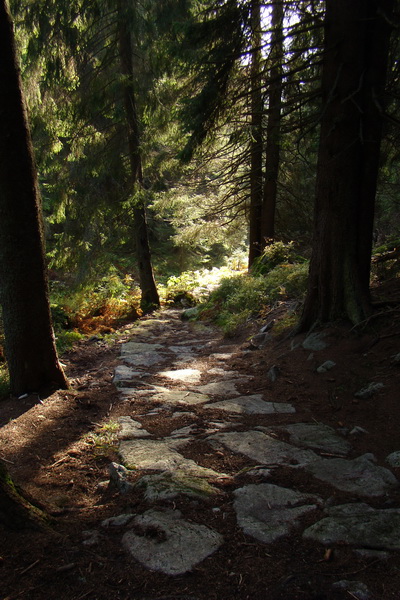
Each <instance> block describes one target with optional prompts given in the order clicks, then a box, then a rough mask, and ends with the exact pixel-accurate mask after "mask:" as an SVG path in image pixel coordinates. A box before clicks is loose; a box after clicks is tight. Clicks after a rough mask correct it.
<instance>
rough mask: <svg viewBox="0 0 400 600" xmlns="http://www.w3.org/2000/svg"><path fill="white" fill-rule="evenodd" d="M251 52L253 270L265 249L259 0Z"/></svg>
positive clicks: (255, 4)
mask: <svg viewBox="0 0 400 600" xmlns="http://www.w3.org/2000/svg"><path fill="white" fill-rule="evenodd" d="M251 26H252V40H251V44H252V51H251V71H250V73H251V141H250V218H249V259H248V267H249V270H250V269H251V267H252V265H253V263H254V260H255V259H256V258H257V256H260V254H261V250H262V235H261V211H262V157H263V147H262V145H263V135H262V115H263V100H262V77H261V9H260V0H252V4H251Z"/></svg>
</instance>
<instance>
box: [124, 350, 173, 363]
mask: <svg viewBox="0 0 400 600" xmlns="http://www.w3.org/2000/svg"><path fill="white" fill-rule="evenodd" d="M121 358H122V360H123V361H124V362H126V363H128V365H132V366H133V367H151V366H152V365H158V364H160V363H163V362H165V361H166V360H167V357H166V356H165V355H163V354H159V353H157V352H144V353H143V354H124V355H123V356H122V357H121Z"/></svg>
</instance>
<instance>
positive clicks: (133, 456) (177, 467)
mask: <svg viewBox="0 0 400 600" xmlns="http://www.w3.org/2000/svg"><path fill="white" fill-rule="evenodd" d="M184 442H185V440H184ZM179 445H182V440H146V439H144V440H129V441H123V442H121V444H120V446H119V454H120V455H121V458H122V461H123V463H124V464H125V465H126V466H127V467H129V468H131V469H142V470H144V471H169V472H174V471H179V472H182V473H186V474H190V475H194V476H196V477H210V478H219V477H221V478H224V477H227V476H226V475H225V474H224V473H217V472H216V471H213V470H212V469H207V468H205V467H201V466H200V465H198V464H196V463H195V462H194V461H193V460H190V459H188V458H185V457H184V456H182V454H180V453H179V452H178V451H177V450H176V448H177V447H178V446H179Z"/></svg>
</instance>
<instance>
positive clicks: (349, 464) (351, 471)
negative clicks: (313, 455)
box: [305, 454, 399, 498]
mask: <svg viewBox="0 0 400 600" xmlns="http://www.w3.org/2000/svg"><path fill="white" fill-rule="evenodd" d="M305 469H306V471H308V472H309V473H311V474H312V475H314V477H316V478H317V479H319V480H320V481H325V482H326V483H330V484H331V485H332V486H333V487H335V488H336V489H338V490H342V491H343V492H351V493H353V494H357V495H360V496H367V497H370V498H373V497H378V496H383V495H384V494H386V493H388V492H390V491H392V490H393V489H395V488H396V487H398V485H399V483H398V481H397V479H396V477H395V476H394V475H393V473H392V472H391V471H389V470H388V469H385V468H384V467H379V466H377V465H375V464H374V463H373V462H372V461H371V459H370V455H365V454H364V455H363V456H359V457H358V458H354V459H353V460H347V459H345V458H329V459H327V458H320V459H319V460H317V461H316V462H311V463H309V464H307V465H306V466H305Z"/></svg>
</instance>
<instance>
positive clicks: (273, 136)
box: [261, 1, 283, 250]
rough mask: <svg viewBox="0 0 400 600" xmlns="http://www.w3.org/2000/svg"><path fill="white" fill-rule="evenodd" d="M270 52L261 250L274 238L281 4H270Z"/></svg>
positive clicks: (280, 83) (277, 172)
mask: <svg viewBox="0 0 400 600" xmlns="http://www.w3.org/2000/svg"><path fill="white" fill-rule="evenodd" d="M271 26H272V33H271V49H270V58H269V61H270V64H271V67H270V70H269V77H268V80H269V85H268V124H267V132H266V137H267V141H266V151H265V154H266V164H265V172H264V190H263V201H262V213H261V250H263V249H264V248H265V246H266V245H267V243H268V241H269V240H273V238H274V237H275V212H276V198H277V193H278V174H279V158H280V137H281V110H282V62H283V1H278V2H274V3H273V4H272V16H271Z"/></svg>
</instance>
